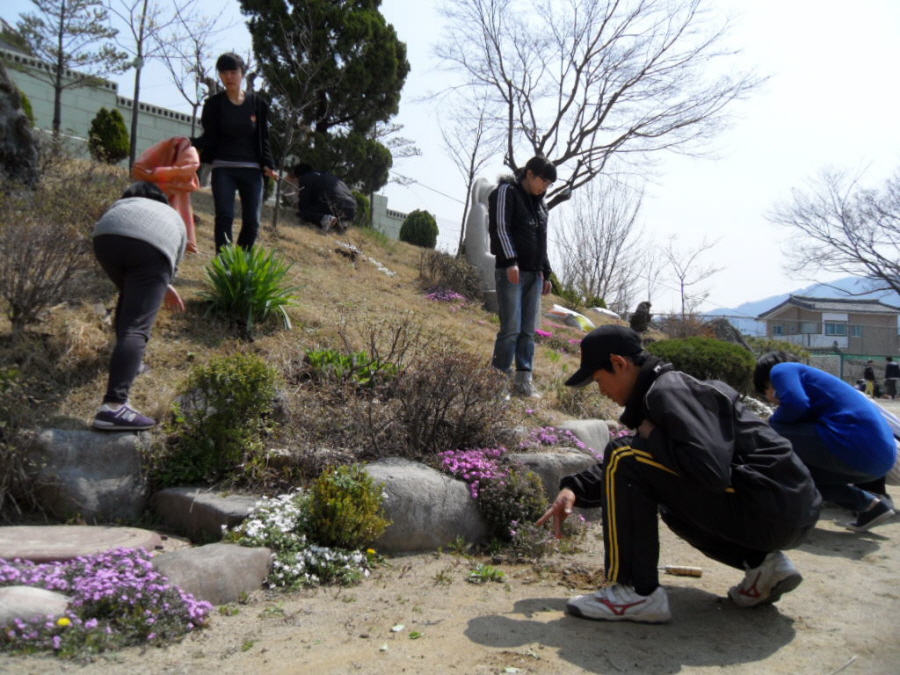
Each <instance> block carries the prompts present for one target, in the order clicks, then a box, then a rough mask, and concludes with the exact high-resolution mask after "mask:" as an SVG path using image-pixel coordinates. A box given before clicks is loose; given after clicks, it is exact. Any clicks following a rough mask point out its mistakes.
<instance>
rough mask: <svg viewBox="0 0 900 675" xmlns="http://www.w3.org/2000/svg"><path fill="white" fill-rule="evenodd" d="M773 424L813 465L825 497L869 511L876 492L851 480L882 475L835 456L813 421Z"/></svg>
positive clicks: (814, 476)
mask: <svg viewBox="0 0 900 675" xmlns="http://www.w3.org/2000/svg"><path fill="white" fill-rule="evenodd" d="M772 428H773V429H774V430H775V431H777V432H778V433H779V434H780V435H782V436H784V437H785V438H786V439H788V440H789V441H790V442H791V445H792V446H793V447H794V452H795V453H796V454H797V456H798V457H799V458H800V460H801V461H802V462H803V463H804V464H805V465H806V468H808V469H809V474H810V475H811V476H812V479H813V482H814V483H815V484H816V487H817V488H818V489H819V492H820V493H821V495H822V499H824V500H825V501H827V502H831V503H832V504H837V505H838V506H842V507H844V508H845V509H848V510H849V511H856V512H859V511H865V510H866V509H867V508H868V507H869V506H870V505H871V503H872V500H873V499H875V496H874V495H872V494H871V493H869V492H866V491H865V490H861V489H859V488H858V487H856V486H855V485H852V484H851V483H868V482H869V481H873V480H877V479H878V478H880V476H872V475H870V474H867V473H863V472H861V471H857V470H856V469H853V468H851V467H849V466H847V465H846V464H845V463H844V462H842V461H841V460H840V459H838V458H837V457H835V456H834V454H833V453H832V452H831V450H830V449H829V448H828V446H827V445H826V444H825V441H823V440H822V437H821V436H820V435H819V432H818V430H817V429H816V425H815V424H813V423H812V422H803V423H798V424H780V423H778V422H773V423H772Z"/></svg>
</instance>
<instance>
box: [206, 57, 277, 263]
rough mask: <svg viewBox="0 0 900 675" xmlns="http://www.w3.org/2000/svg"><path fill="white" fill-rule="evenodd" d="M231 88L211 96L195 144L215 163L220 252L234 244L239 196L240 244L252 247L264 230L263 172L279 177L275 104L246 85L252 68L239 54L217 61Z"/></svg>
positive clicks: (220, 71) (215, 192) (213, 172)
mask: <svg viewBox="0 0 900 675" xmlns="http://www.w3.org/2000/svg"><path fill="white" fill-rule="evenodd" d="M216 70H217V71H218V73H219V79H220V80H221V81H222V84H223V85H224V86H225V91H222V92H219V93H218V94H215V95H213V96H210V97H209V98H208V99H206V103H204V104H203V113H202V115H201V118H200V121H201V124H202V125H203V134H202V135H201V136H200V137H199V138H192V139H191V142H192V143H193V144H194V146H195V147H196V148H197V149H198V150H199V151H200V158H201V160H202V161H203V162H204V163H205V164H211V165H212V178H211V181H210V182H211V185H212V193H213V202H214V205H215V210H216V223H215V241H216V253H218V252H219V250H220V249H221V248H222V247H223V246H225V245H227V244H229V243H231V242H232V232H231V229H232V224H233V223H234V194H235V192H237V193H238V194H239V195H240V197H241V232H240V234H239V235H238V239H237V244H238V246H240V247H242V248H245V249H250V248H251V247H252V246H253V244H254V243H255V242H256V236H257V234H258V233H259V218H260V211H261V209H262V199H263V174H265V175H267V176H270V177H272V178H277V177H278V174H277V173H276V171H275V160H274V159H273V158H272V148H271V146H270V145H269V106H268V105H267V104H266V102H265V101H264V100H262V99H261V98H260V97H259V96H257V95H256V94H253V93H246V92H245V91H244V90H243V89H242V84H243V82H244V75H245V73H246V67H245V66H244V61H243V59H241V57H240V56H238V55H237V54H222V56H220V57H219V60H218V61H216Z"/></svg>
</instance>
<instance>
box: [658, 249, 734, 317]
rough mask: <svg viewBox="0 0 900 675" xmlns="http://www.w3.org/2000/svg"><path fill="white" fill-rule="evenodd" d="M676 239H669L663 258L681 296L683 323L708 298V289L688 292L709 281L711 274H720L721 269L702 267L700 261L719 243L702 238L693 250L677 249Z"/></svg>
mask: <svg viewBox="0 0 900 675" xmlns="http://www.w3.org/2000/svg"><path fill="white" fill-rule="evenodd" d="M677 239H678V237H677V236H673V237H672V238H671V239H669V245H668V247H667V248H666V252H665V256H666V262H667V263H668V265H669V267H670V273H671V275H672V278H673V280H674V281H675V282H676V283H677V284H678V291H679V294H680V296H681V321H682V323H684V322H685V320H686V319H687V318H688V316H690V315H691V314H693V313H694V312H695V311H696V309H697V307H699V306H700V304H701V303H703V301H704V300H706V298H708V297H709V289H698V290H695V291H692V292H691V293H688V291H689V290H690V289H692V288H693V287H694V286H696V285H697V284H701V283H703V282H704V281H706V280H707V279H709V278H710V277H711V276H712V275H713V274H716V273H717V272H721V271H722V269H723V268H722V267H711V266H708V265H704V264H703V263H702V261H701V258H702V256H703V254H705V253H707V252H709V250H710V249H712V247H713V246H715V245H716V244H717V243H719V240H718V239H716V240H715V241H712V242H710V241H708V240H707V239H706V238H704V239H703V241H702V242H701V243H700V245H699V246H697V247H696V248H693V249H681V248H679V247H678V246H677Z"/></svg>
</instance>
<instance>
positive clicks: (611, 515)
mask: <svg viewBox="0 0 900 675" xmlns="http://www.w3.org/2000/svg"><path fill="white" fill-rule="evenodd" d="M623 457H634V458H635V460H637V461H638V462H641V463H642V464H647V465H648V466H652V467H655V468H657V469H662V470H663V471H666V472H668V473H671V474H673V475H675V476H677V475H678V472H677V471H673V470H672V469H670V468H669V467H667V466H664V465H662V464H660V463H659V462H657V461H656V460H654V459H652V457H653V455H651V454H650V453H649V452H647V451H646V450H636V449H635V448H632V447H631V446H630V445H622V446H619V447H618V448H615V449H614V450H613V451H612V455H611V458H610V463H609V466H608V467H607V468H606V470H605V483H606V508H607V514H606V523H607V527H608V528H609V537H607V538H608V539H609V545H610V551H609V565H610V569H608V570H606V578H607V579H609V580H610V581H615V580H616V577H617V576H618V574H619V566H620V565H619V532H618V527H617V525H616V488H615V480H613V476H614V475H615V472H616V469H617V468H618V466H619V460H620V459H621V458H623Z"/></svg>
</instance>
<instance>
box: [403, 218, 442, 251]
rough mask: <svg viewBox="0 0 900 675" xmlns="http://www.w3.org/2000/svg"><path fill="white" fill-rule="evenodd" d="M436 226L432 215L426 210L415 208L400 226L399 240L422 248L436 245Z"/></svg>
mask: <svg viewBox="0 0 900 675" xmlns="http://www.w3.org/2000/svg"><path fill="white" fill-rule="evenodd" d="M437 237H438V226H437V221H436V220H435V219H434V216H433V215H431V214H430V213H428V211H421V210H419V209H416V210H415V211H413V212H412V213H410V214H409V215H408V216H406V220H404V221H403V225H401V226H400V241H405V242H406V243H408V244H413V245H414V246H421V247H422V248H434V247H435V246H437Z"/></svg>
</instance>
